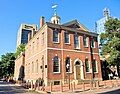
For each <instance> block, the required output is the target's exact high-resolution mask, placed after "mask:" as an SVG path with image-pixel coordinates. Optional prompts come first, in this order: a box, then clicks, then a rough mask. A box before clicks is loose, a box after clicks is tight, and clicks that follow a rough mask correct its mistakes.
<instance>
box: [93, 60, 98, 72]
mask: <svg viewBox="0 0 120 94" xmlns="http://www.w3.org/2000/svg"><path fill="white" fill-rule="evenodd" d="M95 62H96V63H95V64H96V72H94V73H98V62H97V61H96V59H95Z"/></svg>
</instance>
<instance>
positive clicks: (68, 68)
mask: <svg viewBox="0 0 120 94" xmlns="http://www.w3.org/2000/svg"><path fill="white" fill-rule="evenodd" d="M65 64H66V72H71V62H70V57H67V58H66V61H65Z"/></svg>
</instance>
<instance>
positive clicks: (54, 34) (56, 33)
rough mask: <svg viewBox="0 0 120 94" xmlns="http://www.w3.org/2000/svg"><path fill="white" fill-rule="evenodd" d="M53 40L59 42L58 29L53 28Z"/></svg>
mask: <svg viewBox="0 0 120 94" xmlns="http://www.w3.org/2000/svg"><path fill="white" fill-rule="evenodd" d="M53 42H56V43H58V42H59V33H58V31H57V29H55V30H53Z"/></svg>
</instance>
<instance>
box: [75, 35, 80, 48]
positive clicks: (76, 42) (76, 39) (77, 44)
mask: <svg viewBox="0 0 120 94" xmlns="http://www.w3.org/2000/svg"><path fill="white" fill-rule="evenodd" d="M74 47H75V48H76V49H79V48H80V44H79V36H78V34H75V35H74Z"/></svg>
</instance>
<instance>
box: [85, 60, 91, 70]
mask: <svg viewBox="0 0 120 94" xmlns="http://www.w3.org/2000/svg"><path fill="white" fill-rule="evenodd" d="M85 67H86V72H89V71H90V68H89V62H88V59H85Z"/></svg>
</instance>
